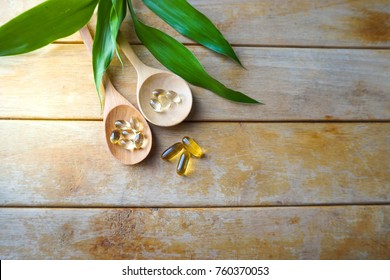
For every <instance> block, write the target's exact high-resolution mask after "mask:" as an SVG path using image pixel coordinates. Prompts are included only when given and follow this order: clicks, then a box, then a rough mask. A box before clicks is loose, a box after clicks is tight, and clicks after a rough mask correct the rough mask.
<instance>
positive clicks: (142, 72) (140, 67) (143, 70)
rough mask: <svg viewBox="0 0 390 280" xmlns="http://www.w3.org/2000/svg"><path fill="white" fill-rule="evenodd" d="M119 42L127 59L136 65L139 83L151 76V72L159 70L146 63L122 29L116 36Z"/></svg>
mask: <svg viewBox="0 0 390 280" xmlns="http://www.w3.org/2000/svg"><path fill="white" fill-rule="evenodd" d="M116 40H117V43H118V45H119V47H120V48H121V50H122V52H123V53H124V54H125V56H126V57H127V59H128V60H129V61H130V62H131V64H132V65H133V66H134V68H135V71H137V75H138V77H139V78H141V79H138V81H139V83H140V82H142V81H143V80H145V79H146V78H147V77H149V76H150V75H151V74H154V73H156V72H158V71H156V70H155V69H154V68H151V67H149V66H147V65H145V64H144V63H143V62H142V61H141V60H140V59H139V58H138V56H137V55H136V53H135V52H134V50H133V48H132V47H131V46H130V44H129V42H128V41H127V40H126V38H125V36H123V34H122V33H121V31H119V32H118V36H117V38H116Z"/></svg>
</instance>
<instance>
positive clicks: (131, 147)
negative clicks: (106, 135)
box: [118, 139, 135, 151]
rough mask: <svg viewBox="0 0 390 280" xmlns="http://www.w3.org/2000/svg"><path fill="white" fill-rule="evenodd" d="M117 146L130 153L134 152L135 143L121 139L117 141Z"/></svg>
mask: <svg viewBox="0 0 390 280" xmlns="http://www.w3.org/2000/svg"><path fill="white" fill-rule="evenodd" d="M118 145H119V146H121V147H122V148H124V149H126V150H130V151H132V150H134V148H135V142H134V141H133V140H127V139H121V140H119V142H118Z"/></svg>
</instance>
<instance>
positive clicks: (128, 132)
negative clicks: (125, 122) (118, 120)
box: [121, 129, 135, 140]
mask: <svg viewBox="0 0 390 280" xmlns="http://www.w3.org/2000/svg"><path fill="white" fill-rule="evenodd" d="M121 137H122V138H123V139H126V140H134V138H135V132H134V131H133V130H132V129H124V130H122V131H121Z"/></svg>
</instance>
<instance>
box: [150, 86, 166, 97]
mask: <svg viewBox="0 0 390 280" xmlns="http://www.w3.org/2000/svg"><path fill="white" fill-rule="evenodd" d="M164 93H165V89H161V88H159V89H155V90H153V91H152V94H153V96H154V97H158V96H159V95H160V94H164Z"/></svg>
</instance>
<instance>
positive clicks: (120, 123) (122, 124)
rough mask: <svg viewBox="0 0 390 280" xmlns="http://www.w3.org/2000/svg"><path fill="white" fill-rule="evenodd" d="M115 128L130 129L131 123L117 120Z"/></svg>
mask: <svg viewBox="0 0 390 280" xmlns="http://www.w3.org/2000/svg"><path fill="white" fill-rule="evenodd" d="M115 127H116V128H118V129H126V128H129V127H130V124H129V122H127V121H124V120H117V121H115Z"/></svg>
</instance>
